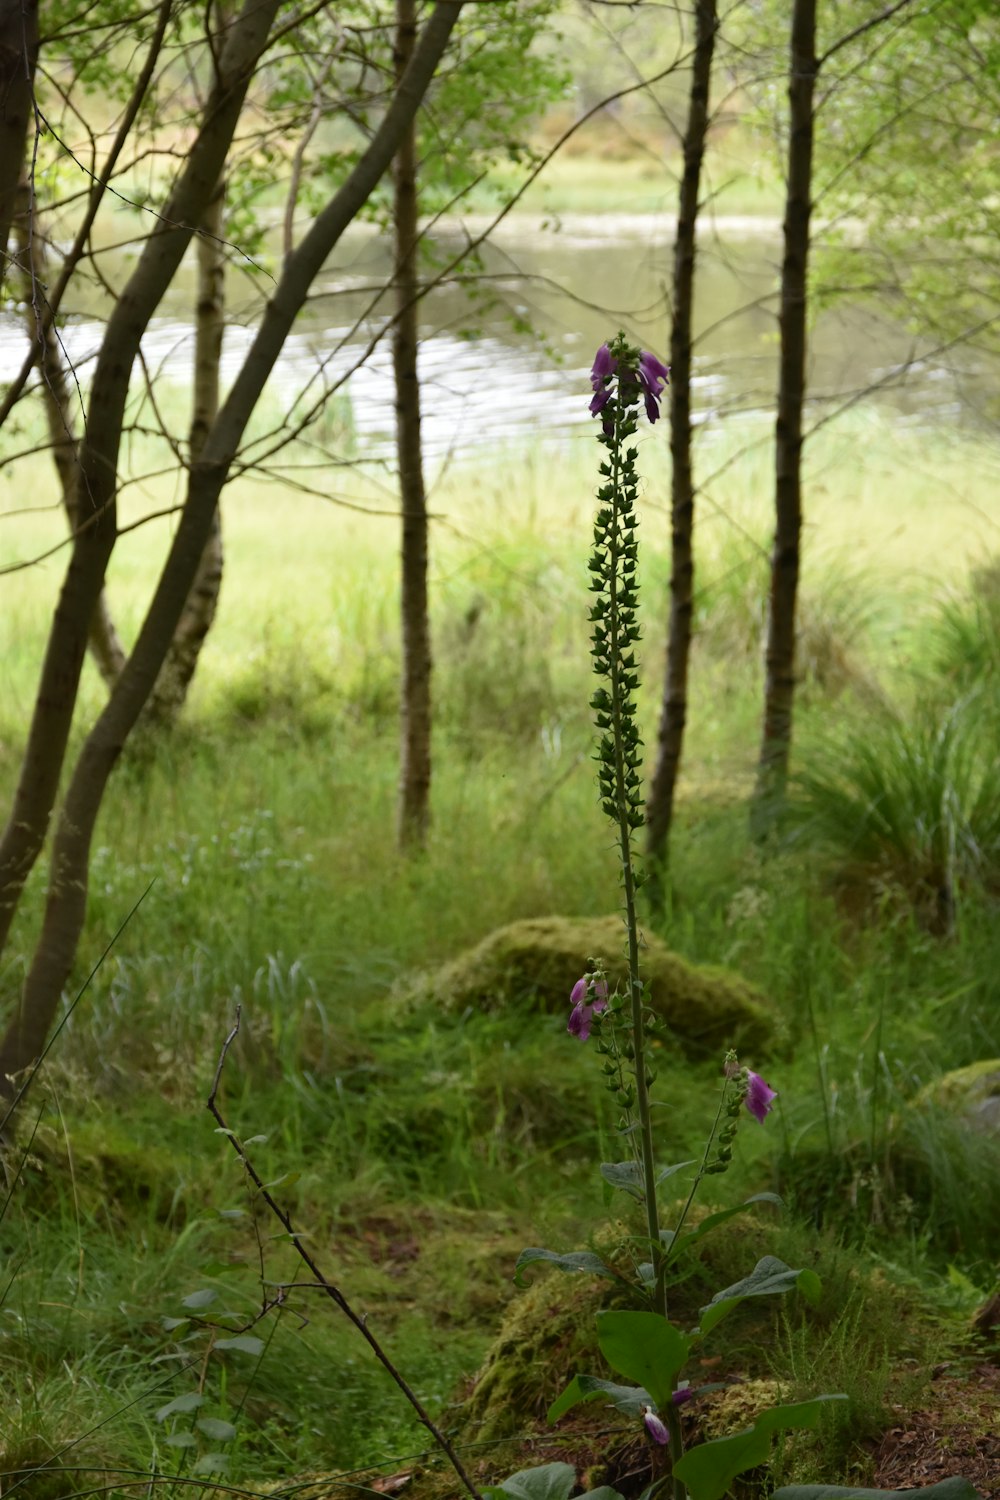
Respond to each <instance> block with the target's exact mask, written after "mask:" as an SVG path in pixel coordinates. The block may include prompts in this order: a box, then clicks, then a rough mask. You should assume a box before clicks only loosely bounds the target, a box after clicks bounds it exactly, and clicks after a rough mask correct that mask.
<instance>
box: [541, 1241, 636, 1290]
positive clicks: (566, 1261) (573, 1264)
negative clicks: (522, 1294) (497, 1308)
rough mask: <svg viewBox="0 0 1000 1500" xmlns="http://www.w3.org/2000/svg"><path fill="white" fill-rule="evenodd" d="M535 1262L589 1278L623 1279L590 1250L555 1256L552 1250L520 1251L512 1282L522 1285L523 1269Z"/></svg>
mask: <svg viewBox="0 0 1000 1500" xmlns="http://www.w3.org/2000/svg"><path fill="white" fill-rule="evenodd" d="M536 1261H543V1262H544V1263H545V1264H546V1265H548V1266H556V1267H557V1268H558V1269H559V1270H560V1271H585V1272H587V1273H589V1274H590V1275H591V1276H604V1277H605V1278H606V1279H607V1280H608V1281H624V1277H622V1276H619V1275H618V1272H617V1271H612V1269H611V1267H610V1266H606V1265H605V1264H604V1262H603V1260H602V1259H601V1257H600V1256H599V1255H595V1254H594V1252H593V1251H592V1250H570V1251H569V1252H568V1253H567V1254H566V1255H557V1254H556V1252H555V1251H554V1250H522V1251H521V1253H520V1255H519V1256H518V1257H517V1265H516V1266H515V1267H514V1280H515V1281H516V1282H517V1284H518V1286H523V1285H524V1282H523V1281H522V1280H521V1272H522V1271H523V1270H524V1267H525V1266H530V1265H533V1264H534V1263H535V1262H536ZM626 1285H627V1283H626Z"/></svg>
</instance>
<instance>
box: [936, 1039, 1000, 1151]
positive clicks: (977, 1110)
mask: <svg viewBox="0 0 1000 1500" xmlns="http://www.w3.org/2000/svg"><path fill="white" fill-rule="evenodd" d="M928 1106H929V1107H931V1108H937V1109H942V1110H946V1111H947V1113H948V1114H951V1115H954V1116H955V1117H956V1118H957V1119H958V1120H960V1121H961V1122H962V1123H963V1124H965V1125H968V1126H970V1127H971V1128H972V1129H973V1130H982V1131H985V1132H987V1133H989V1134H996V1135H998V1136H1000V1057H993V1058H987V1059H986V1060H985V1061H982V1062H975V1063H971V1064H970V1065H969V1066H968V1067H967V1068H956V1069H954V1071H953V1072H951V1073H945V1074H944V1076H943V1077H942V1078H938V1079H936V1080H935V1081H934V1082H933V1083H931V1084H928V1086H927V1088H925V1089H924V1091H923V1092H922V1093H921V1094H920V1096H919V1098H918V1099H917V1107H918V1108H919V1107H924V1108H927V1107H928Z"/></svg>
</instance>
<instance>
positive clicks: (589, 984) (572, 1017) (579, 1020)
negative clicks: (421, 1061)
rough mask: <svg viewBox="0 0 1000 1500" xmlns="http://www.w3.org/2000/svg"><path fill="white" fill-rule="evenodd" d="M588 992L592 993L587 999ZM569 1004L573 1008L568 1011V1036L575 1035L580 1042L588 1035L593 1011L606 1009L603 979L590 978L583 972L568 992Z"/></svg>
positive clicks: (605, 986) (606, 988)
mask: <svg viewBox="0 0 1000 1500" xmlns="http://www.w3.org/2000/svg"><path fill="white" fill-rule="evenodd" d="M588 994H592V995H593V997H594V998H593V999H592V1000H588V999H587V996H588ZM569 998H570V1004H571V1005H572V1007H573V1009H572V1010H571V1011H570V1013H569V1025H568V1026H567V1027H566V1030H567V1031H568V1032H569V1034H570V1036H575V1037H578V1038H579V1039H580V1041H581V1042H585V1041H586V1040H587V1038H588V1037H589V1036H590V1023H591V1021H592V1020H593V1017H594V1012H595V1011H602V1010H607V1008H608V986H607V982H606V981H605V980H603V979H591V977H590V975H589V974H585V975H584V976H583V978H582V979H578V980H577V981H576V984H574V986H573V989H572V991H571V993H570V997H569Z"/></svg>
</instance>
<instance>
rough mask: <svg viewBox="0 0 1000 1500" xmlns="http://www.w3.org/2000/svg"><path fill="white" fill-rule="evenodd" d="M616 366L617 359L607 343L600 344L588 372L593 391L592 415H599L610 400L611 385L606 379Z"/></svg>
mask: <svg viewBox="0 0 1000 1500" xmlns="http://www.w3.org/2000/svg"><path fill="white" fill-rule="evenodd" d="M617 368H618V361H617V360H616V359H615V357H614V355H613V354H612V353H611V350H610V349H609V348H608V346H607V344H602V345H601V347H600V348H599V349H598V351H597V354H596V356H595V357H594V365H593V368H592V370H591V372H590V385H591V389H592V390H593V392H594V399H593V401H591V403H590V415H591V416H592V417H596V416H599V415H600V413H601V412H602V411H603V410H604V408H605V407H606V406H607V404H608V402H609V401H610V400H611V387H610V385H609V384H608V380H609V378H610V376H612V375H613V374H614V373H615V370H616V369H617Z"/></svg>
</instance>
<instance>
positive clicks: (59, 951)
mask: <svg viewBox="0 0 1000 1500" xmlns="http://www.w3.org/2000/svg"><path fill="white" fill-rule="evenodd" d="M461 8H462V5H461V0H454V3H439V4H438V5H437V6H435V8H434V10H433V11H432V12H431V14H430V17H429V19H428V21H427V23H426V25H425V26H424V28H423V32H422V34H421V37H420V41H419V43H418V45H417V48H416V51H415V53H414V56H413V60H412V62H411V64H410V66H409V68H408V69H407V71H406V74H405V76H404V77H403V79H402V81H401V82H400V84H399V86H398V87H397V89H396V91H395V93H394V96H393V99H392V102H391V104H390V106H389V108H388V110H387V111H386V114H385V117H384V119H383V121H382V123H381V125H380V126H379V128H378V130H377V131H376V132H375V135H374V136H373V138H372V140H371V142H370V143H369V145H368V147H367V148H366V150H365V151H364V153H363V154H362V156H361V158H360V159H359V161H358V162H357V164H356V165H355V167H354V168H353V169H352V171H351V172H350V173H349V175H348V177H347V178H346V180H345V182H344V183H343V185H342V187H341V188H340V190H339V191H338V192H337V193H336V195H335V196H334V197H333V198H332V199H331V201H330V202H329V203H328V204H327V205H326V207H325V208H324V209H323V211H322V212H321V213H320V214H319V216H318V217H317V219H316V220H315V221H314V223H313V225H312V226H311V228H310V230H309V231H308V233H307V234H306V235H305V237H304V239H303V240H302V243H301V244H300V245H299V246H298V248H297V249H296V250H295V251H293V253H292V254H291V255H290V256H289V257H288V259H287V261H286V264H285V266H284V269H283V271H282V275H281V278H280V280H279V282H278V284H277V286H276V287H275V289H274V293H273V295H272V297H271V299H270V300H269V302H268V304H267V307H266V309H265V311H264V314H263V317H262V320H261V324H260V327H259V329H258V332H257V335H256V337H255V339H254V342H253V344H252V346H251V349H250V351H249V353H248V355H247V357H246V359H245V361H244V363H243V366H242V368H241V369H240V372H239V374H238V375H237V377H236V380H235V382H234V384H233V387H232V389H231V390H230V392H229V394H228V396H227V398H226V400H225V401H224V402H223V404H222V407H221V408H220V411H219V414H218V416H217V418H216V420H215V422H214V423H213V424H212V429H211V432H210V433H209V435H208V438H207V440H206V443H205V446H204V448H203V449H202V453H201V457H200V458H199V459H198V460H197V461H196V462H195V463H194V464H192V465H191V469H190V472H189V479H188V490H187V497H186V500H185V504H184V508H183V511H182V514H181V518H180V522H179V524H178V527H177V531H176V533H175V535H174V539H173V542H172V544H171V547H170V551H169V553H168V556H167V560H166V563H165V565H164V568H163V572H162V573H161V575H160V580H159V583H158V585H157V587H156V591H155V593H154V595H153V599H152V602H151V604H150V607H149V610H148V612H147V615H146V618H145V620H144V622H143V625H142V628H141V629H140V631H139V635H138V638H137V640H136V644H135V647H134V649H133V651H132V653H131V655H130V656H129V659H128V661H127V663H126V665H125V670H124V671H123V672H122V674H121V677H120V678H119V680H118V682H117V683H116V685H115V688H114V691H113V692H112V694H111V696H110V698H109V700H108V702H107V704H106V706H105V708H104V710H103V711H102V713H101V714H100V716H99V717H98V719H97V720H96V722H95V724H94V726H93V728H92V729H91V731H90V733H89V734H88V735H87V737H86V739H85V741H84V744H83V748H82V750H81V752H80V756H79V758H78V760H77V763H76V766H75V768H74V770H73V774H72V776H71V778H70V781H69V785H68V787H67V791H66V795H65V798H64V800H63V805H62V809H61V812H60V816H59V822H58V826H57V829H56V834H55V839H54V844H53V851H52V876H51V881H50V886H49V892H48V898H47V901H46V905H45V912H44V916H43V922H42V931H41V935H40V937H39V941H38V945H37V947H36V950H35V954H34V957H33V960H32V963H31V967H30V969H29V972H28V974H27V976H26V979H25V982H24V986H23V989H22V993H21V999H20V1004H19V1006H18V1010H17V1013H16V1014H15V1016H14V1017H13V1018H12V1020H11V1022H10V1024H9V1025H8V1028H7V1031H6V1033H5V1035H4V1037H3V1040H2V1041H0V1089H3V1088H5V1087H6V1089H7V1091H8V1093H10V1090H11V1086H10V1084H9V1083H8V1082H7V1081H6V1080H7V1078H8V1077H9V1075H11V1074H19V1073H21V1072H22V1071H23V1070H27V1069H30V1068H31V1067H32V1066H33V1065H34V1064H35V1063H36V1061H37V1059H38V1058H39V1057H40V1055H41V1053H42V1050H43V1048H44V1045H45V1039H46V1037H47V1036H48V1033H49V1030H50V1028H51V1025H52V1021H53V1019H54V1016H55V1013H56V1010H57V1008H58V1004H59V997H60V994H61V991H62V987H63V985H64V984H65V982H66V980H67V978H68V976H69V972H70V969H71V967H72V963H73V958H74V956H75V953H76V947H77V943H78V941H79V936H80V932H81V930H82V927H83V922H84V917H85V915H86V904H87V880H88V871H89V860H90V845H91V840H92V837H93V830H94V824H95V822H96V819H97V814H98V811H99V810H100V806H101V801H102V798H103V796H104V791H105V788H106V786H107V782H108V778H109V776H110V775H111V772H112V770H113V768H114V766H115V764H116V762H117V760H118V758H119V756H120V755H121V752H122V749H123V747H124V745H125V741H126V739H127V738H128V735H129V734H130V733H131V731H132V729H133V728H134V727H135V724H136V721H137V719H138V717H139V715H140V713H141V712H142V709H143V706H144V704H145V702H146V700H147V698H148V696H149V694H150V692H151V691H152V689H153V686H154V684H155V682H156V678H157V675H158V673H159V670H160V667H161V666H162V663H163V658H164V654H165V652H166V650H167V648H168V646H169V643H170V640H171V639H172V637H173V634H174V631H175V630H176V628H177V622H178V620H179V619H180V616H181V612H182V611H183V608H184V604H185V602H186V600H187V598H188V595H189V593H190V590H191V585H192V583H193V581H194V578H195V575H196V573H197V569H198V564H199V561H200V559H201V556H202V553H203V552H204V549H205V544H206V542H207V541H208V538H209V535H210V532H211V527H212V520H213V517H214V515H215V511H216V507H217V506H218V502H219V495H220V493H221V490H222V487H223V484H224V483H225V480H226V477H227V474H228V472H229V468H230V466H231V464H232V462H233V460H234V458H235V455H236V452H237V450H238V448H239V444H240V441H241V439H242V436H243V433H244V431H245V429H246V425H247V422H248V421H249V419H250V417H251V415H252V413H253V410H254V407H255V406H256V404H257V402H258V400H259V399H260V396H261V393H262V392H263V389H264V385H265V382H266V380H267V378H268V376H269V374H270V372H271V370H272V369H273V368H274V364H275V362H276V360H277V358H278V356H279V354H280V352H281V349H282V347H283V345H284V342H285V340H286V338H287V337H288V334H289V332H290V331H291V328H292V324H293V323H294V320H295V317H296V315H297V314H298V312H299V311H300V309H301V307H302V305H303V303H304V302H305V300H306V298H307V296H308V294H309V289H310V287H311V285H312V283H313V281H314V279H315V277H316V276H317V275H318V274H319V272H320V271H321V269H322V267H323V264H324V262H325V261H326V259H327V257H328V256H329V255H330V253H331V251H332V250H333V249H334V247H335V245H336V244H337V242H338V240H339V239H340V237H341V235H342V234H343V232H344V230H345V229H346V228H347V227H348V225H350V223H351V222H352V221H353V219H354V218H355V217H356V215H357V214H358V212H359V211H360V209H361V207H362V206H363V205H364V203H365V202H366V201H367V199H368V198H369V197H370V196H371V194H372V192H373V191H374V189H375V187H376V186H377V184H378V182H379V180H380V179H381V177H382V176H383V175H384V173H385V172H386V171H387V170H388V168H389V166H390V164H391V162H392V159H393V157H394V156H395V154H396V152H397V150H398V149H399V146H400V143H401V140H402V137H403V134H404V132H405V130H406V128H407V126H408V125H409V123H410V121H411V120H412V119H413V116H414V115H415V113H416V111H417V109H418V108H419V106H420V103H421V101H422V99H423V97H424V94H425V93H426V90H427V88H428V87H429V85H430V82H431V79H432V78H433V75H434V71H435V69H436V67H437V64H438V62H439V61H440V58H441V56H442V54H443V52H444V50H445V47H446V46H447V44H448V39H449V37H450V35H451V32H452V29H453V27H454V25H455V22H456V21H457V19H458V16H459V13H460V11H461ZM260 14H261V12H260V11H258V16H259V15H260ZM244 15H245V12H244ZM271 16H273V8H272V9H270V10H269V12H268V24H269V23H270V19H271ZM239 24H240V23H237V28H238V26H239ZM235 29H236V28H234V31H235ZM264 35H265V36H266V29H265V32H264ZM262 45H263V38H262V39H261V46H262ZM258 50H259V49H258ZM220 113H221V108H220V110H219V111H217V112H216V113H215V114H214V117H213V118H214V119H216V120H217V119H218V118H219V114H220ZM234 123H235V122H234ZM195 149H197V148H195ZM214 165H215V171H214V174H213V176H212V178H211V180H210V181H209V182H208V184H207V186H206V188H205V195H204V196H203V197H202V199H201V202H200V203H199V204H198V210H199V212H203V211H204V207H205V204H206V203H207V200H208V195H209V194H210V193H211V191H212V190H213V188H214V186H215V184H216V182H217V181H218V179H219V177H220V175H221V172H222V165H223V163H222V161H221V160H216V161H215V162H214ZM189 167H190V160H189ZM140 264H141V263H140ZM151 311H152V310H150V312H149V313H147V318H148V317H149V316H151Z"/></svg>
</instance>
